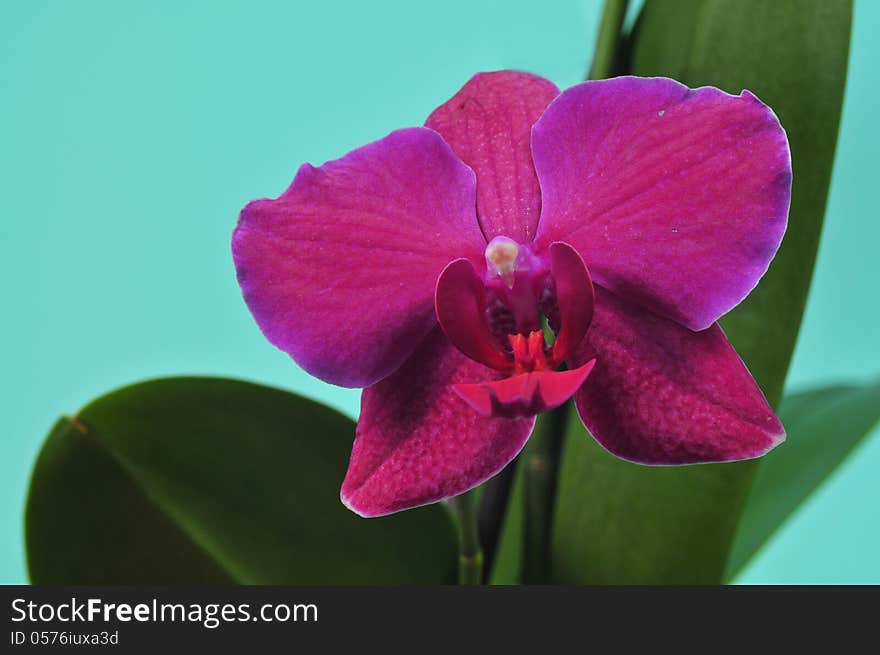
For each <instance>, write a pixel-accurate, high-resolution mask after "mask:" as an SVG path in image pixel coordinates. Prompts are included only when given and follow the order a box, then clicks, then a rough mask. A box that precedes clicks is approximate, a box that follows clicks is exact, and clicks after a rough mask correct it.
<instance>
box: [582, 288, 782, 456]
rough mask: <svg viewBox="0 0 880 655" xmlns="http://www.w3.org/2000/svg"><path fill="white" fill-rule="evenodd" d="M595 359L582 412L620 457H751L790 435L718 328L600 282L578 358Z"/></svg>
mask: <svg viewBox="0 0 880 655" xmlns="http://www.w3.org/2000/svg"><path fill="white" fill-rule="evenodd" d="M594 357H595V358H596V365H595V367H594V368H593V371H592V373H591V374H590V376H589V377H588V378H587V380H586V382H585V383H584V385H583V386H582V387H581V389H580V391H578V393H577V394H576V395H575V399H576V404H577V409H578V412H579V414H580V416H581V419H582V420H583V422H584V424H585V425H586V426H587V428H588V429H589V430H590V432H591V433H592V434H593V436H594V437H595V438H596V440H597V441H598V442H599V443H600V444H602V446H604V447H605V448H606V449H607V450H609V451H610V452H611V453H613V454H614V455H617V456H618V457H622V458H624V459H627V460H630V461H633V462H638V463H641V464H694V463H699V462H721V461H730V460H738V459H747V458H752V457H758V456H759V455H763V454H764V453H766V452H767V451H768V450H770V449H771V448H773V447H774V446H775V445H777V444H779V443H780V442H781V441H782V440H783V439H784V437H785V433H784V431H783V428H782V425H781V424H780V422H779V419H778V418H776V415H775V414H774V413H773V410H771V409H770V407H769V406H768V404H767V401H766V400H765V398H764V395H763V394H762V393H761V390H760V389H759V388H758V385H757V384H756V383H755V381H754V380H753V379H752V377H751V375H750V374H749V371H748V370H747V369H746V367H745V365H744V364H743V363H742V360H740V358H739V356H738V355H737V354H736V352H735V351H734V350H733V348H732V347H731V345H730V344H729V343H728V341H727V338H726V337H725V336H724V333H723V332H722V331H721V328H719V327H718V326H717V325H713V326H711V327H710V328H708V329H706V330H704V331H702V332H692V331H690V330H688V329H687V328H684V327H682V326H680V325H678V324H677V323H675V322H674V321H670V320H668V319H665V318H661V317H659V316H656V315H654V314H651V313H650V312H647V311H645V310H643V309H641V308H639V307H637V306H635V305H630V304H628V303H626V302H624V301H622V300H620V299H619V298H617V297H615V296H614V295H613V294H611V293H609V292H608V291H605V290H604V289H601V288H599V287H596V308H595V314H594V316H593V324H592V326H591V327H590V331H589V332H588V333H587V338H586V339H585V340H584V341H583V343H582V344H581V347H580V349H579V352H578V354H577V356H576V357H575V358H574V363H580V362H583V361H586V360H588V359H592V358H594Z"/></svg>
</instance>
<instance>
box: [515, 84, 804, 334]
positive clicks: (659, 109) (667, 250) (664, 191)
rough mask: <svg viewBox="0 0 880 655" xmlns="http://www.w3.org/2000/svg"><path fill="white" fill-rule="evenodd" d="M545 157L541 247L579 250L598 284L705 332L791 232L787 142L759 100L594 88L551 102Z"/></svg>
mask: <svg viewBox="0 0 880 655" xmlns="http://www.w3.org/2000/svg"><path fill="white" fill-rule="evenodd" d="M532 149H533V155H534V161H535V166H536V169H537V172H538V179H539V180H540V183H541V193H542V214H541V221H540V224H539V226H538V236H537V239H536V241H537V243H538V247H539V248H540V247H541V246H542V245H547V244H549V243H550V242H552V241H554V240H562V241H566V242H568V243H570V244H571V245H573V246H574V247H575V248H576V249H577V250H578V252H580V254H581V256H582V257H583V258H584V261H585V262H586V264H587V266H588V267H589V269H590V273H591V274H592V276H593V280H594V281H595V282H596V283H597V284H601V285H602V286H604V287H605V288H606V289H610V290H612V291H615V292H616V293H618V294H619V295H620V296H622V297H625V298H627V299H628V300H631V301H634V302H639V303H640V304H642V305H643V306H645V307H647V308H649V309H652V310H653V311H655V312H656V313H659V314H661V315H664V316H667V317H669V318H672V319H674V320H676V321H678V322H679V323H681V324H683V325H686V326H688V327H690V328H692V329H695V330H699V329H703V328H706V327H708V326H710V325H711V324H712V323H714V322H715V321H716V320H717V319H718V318H719V317H720V316H721V315H723V314H724V313H726V312H727V311H729V310H730V309H731V308H732V307H734V306H735V305H736V304H738V303H739V302H740V301H741V300H742V299H743V298H744V297H745V296H746V295H747V294H748V293H749V291H751V290H752V288H754V286H755V285H756V284H757V282H758V280H759V279H760V278H761V276H762V275H763V274H764V272H765V271H766V270H767V266H768V265H769V263H770V260H771V259H772V258H773V255H774V254H775V253H776V250H777V248H778V247H779V243H780V241H781V240H782V235H783V233H784V232H785V226H786V221H787V216H788V207H789V199H790V192H791V160H790V156H789V150H788V141H787V139H786V136H785V132H784V131H783V129H782V127H781V126H780V125H779V121H778V120H777V119H776V116H775V115H774V114H773V112H772V111H771V110H770V109H769V108H768V107H767V106H765V105H764V104H762V103H761V102H760V101H759V100H758V99H757V98H756V97H755V96H753V95H752V94H751V93H749V92H748V91H744V92H743V93H742V95H740V96H731V95H728V94H726V93H723V92H721V91H719V90H718V89H715V88H710V87H704V88H700V89H696V90H693V91H692V90H690V89H688V88H687V87H686V86H684V85H682V84H679V83H678V82H675V81H673V80H669V79H665V78H637V77H619V78H614V79H611V80H602V81H596V82H586V83H584V84H580V85H577V86H575V87H572V88H570V89H568V90H566V91H565V92H564V93H562V95H560V96H559V97H558V98H557V99H556V100H555V101H554V102H553V104H552V105H550V107H549V108H548V109H547V111H546V112H545V113H544V115H543V116H542V117H541V119H540V120H539V121H538V122H537V124H536V125H535V127H534V130H533V132H532Z"/></svg>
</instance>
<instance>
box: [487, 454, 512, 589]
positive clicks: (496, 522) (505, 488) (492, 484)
mask: <svg viewBox="0 0 880 655" xmlns="http://www.w3.org/2000/svg"><path fill="white" fill-rule="evenodd" d="M518 462H519V458H516V459H514V460H513V461H512V462H511V463H510V464H508V465H507V466H505V467H504V469H503V470H502V471H501V473H499V474H498V475H496V476H495V477H494V478H490V479H489V480H487V481H486V482H485V483H484V484H483V486H482V490H483V493H482V495H481V496H480V505H479V510H478V513H477V525H478V527H479V532H480V544H482V546H483V584H488V583H489V578H490V576H491V575H492V567H493V566H494V565H495V556H496V555H497V553H498V542H499V541H500V540H501V529H502V528H503V526H504V520H505V517H506V515H507V506H508V504H509V503H510V491H511V488H512V487H513V480H514V477H515V476H516V473H517V471H518V470H519V466H518Z"/></svg>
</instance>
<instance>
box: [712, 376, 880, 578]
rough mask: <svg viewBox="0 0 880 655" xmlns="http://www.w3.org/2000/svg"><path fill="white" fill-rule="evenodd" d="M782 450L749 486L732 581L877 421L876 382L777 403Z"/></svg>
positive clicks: (771, 455)
mask: <svg viewBox="0 0 880 655" xmlns="http://www.w3.org/2000/svg"><path fill="white" fill-rule="evenodd" d="M779 414H780V417H781V418H782V420H783V422H784V423H785V426H786V429H787V430H788V441H787V443H786V447H785V448H777V449H776V450H774V451H773V452H771V453H769V454H768V455H767V456H766V457H765V458H764V461H763V462H761V466H760V467H758V473H757V475H756V476H755V481H754V483H753V484H752V489H751V492H750V494H749V498H748V501H747V502H746V508H745V511H744V512H743V515H742V520H741V521H740V524H739V527H738V528H737V532H736V539H735V540H734V542H733V550H732V551H731V555H730V561H729V562H728V565H727V576H726V577H727V578H728V579H731V578H733V577H734V576H735V575H736V574H737V573H738V572H739V571H740V569H742V567H743V566H744V565H745V564H746V563H747V562H748V561H749V559H750V558H751V557H752V556H753V555H754V554H755V553H756V552H757V551H758V549H760V548H761V546H762V545H763V544H764V543H766V542H767V540H768V539H769V538H770V537H771V536H772V535H773V533H774V532H775V531H776V530H777V529H778V528H779V527H780V526H781V525H782V523H784V522H785V520H786V519H787V518H788V517H789V516H791V514H792V513H793V512H794V511H795V510H796V509H797V508H798V507H799V506H800V505H801V504H802V503H803V502H804V501H805V500H806V499H807V498H808V497H809V495H810V494H811V493H813V491H815V490H816V488H818V487H819V485H820V484H822V482H823V481H824V480H825V479H826V478H827V477H828V476H829V475H831V473H832V472H833V471H834V469H835V468H837V466H838V465H840V464H841V463H842V462H843V461H844V460H845V459H846V458H847V456H848V455H849V454H850V453H851V452H852V451H853V449H854V448H855V447H856V446H857V445H858V444H859V442H861V440H862V439H863V438H864V437H866V436H867V435H868V434H870V433H871V431H872V430H873V429H874V428H875V427H876V426H877V424H878V421H880V383H875V384H871V385H865V386H839V387H829V388H825V389H814V390H811V391H805V392H803V393H798V394H795V395H793V396H787V397H786V398H785V399H783V401H782V407H781V408H780V410H779Z"/></svg>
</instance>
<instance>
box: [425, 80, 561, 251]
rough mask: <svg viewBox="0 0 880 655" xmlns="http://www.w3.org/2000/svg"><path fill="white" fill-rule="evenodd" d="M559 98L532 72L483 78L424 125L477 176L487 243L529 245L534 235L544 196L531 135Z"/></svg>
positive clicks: (478, 207)
mask: <svg viewBox="0 0 880 655" xmlns="http://www.w3.org/2000/svg"><path fill="white" fill-rule="evenodd" d="M558 94H559V89H557V88H556V86H555V85H554V84H553V83H552V82H550V81H548V80H545V79H544V78H542V77H538V76H536V75H530V74H529V73H521V72H519V71H498V72H495V73H480V74H478V75H475V76H474V77H472V78H471V79H470V81H469V82H468V83H467V84H465V85H464V87H462V89H461V90H460V91H459V92H458V93H456V94H455V95H454V96H453V97H452V98H451V99H450V100H448V101H447V102H445V103H444V104H442V105H441V106H440V107H438V108H437V109H436V110H435V111H434V113H432V114H431V115H430V116H429V117H428V120H427V121H426V122H425V125H427V126H428V127H430V128H432V129H434V130H437V131H438V132H439V133H440V134H442V135H443V138H444V139H446V141H447V143H449V145H451V146H452V149H453V150H454V151H455V153H456V154H457V155H458V156H459V157H461V159H462V160H463V161H464V162H465V163H466V164H467V165H468V166H470V167H471V168H473V169H474V171H475V172H476V174H477V214H478V215H479V217H480V225H481V226H482V228H483V232H484V234H485V235H486V239H487V240H491V239H492V238H493V237H496V236H499V235H503V236H508V237H510V238H512V239H514V240H515V241H519V242H520V243H527V242H529V241H531V240H532V239H533V238H534V236H535V226H536V225H537V224H538V216H539V215H540V210H541V191H540V188H539V187H538V180H537V178H536V177H535V169H534V166H533V165H532V153H531V149H530V135H531V129H532V125H533V124H534V122H535V121H536V120H538V117H539V116H540V115H541V113H542V112H543V111H544V109H546V107H547V105H548V104H550V101H551V100H553V98H555V97H556V96H557V95H558Z"/></svg>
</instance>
